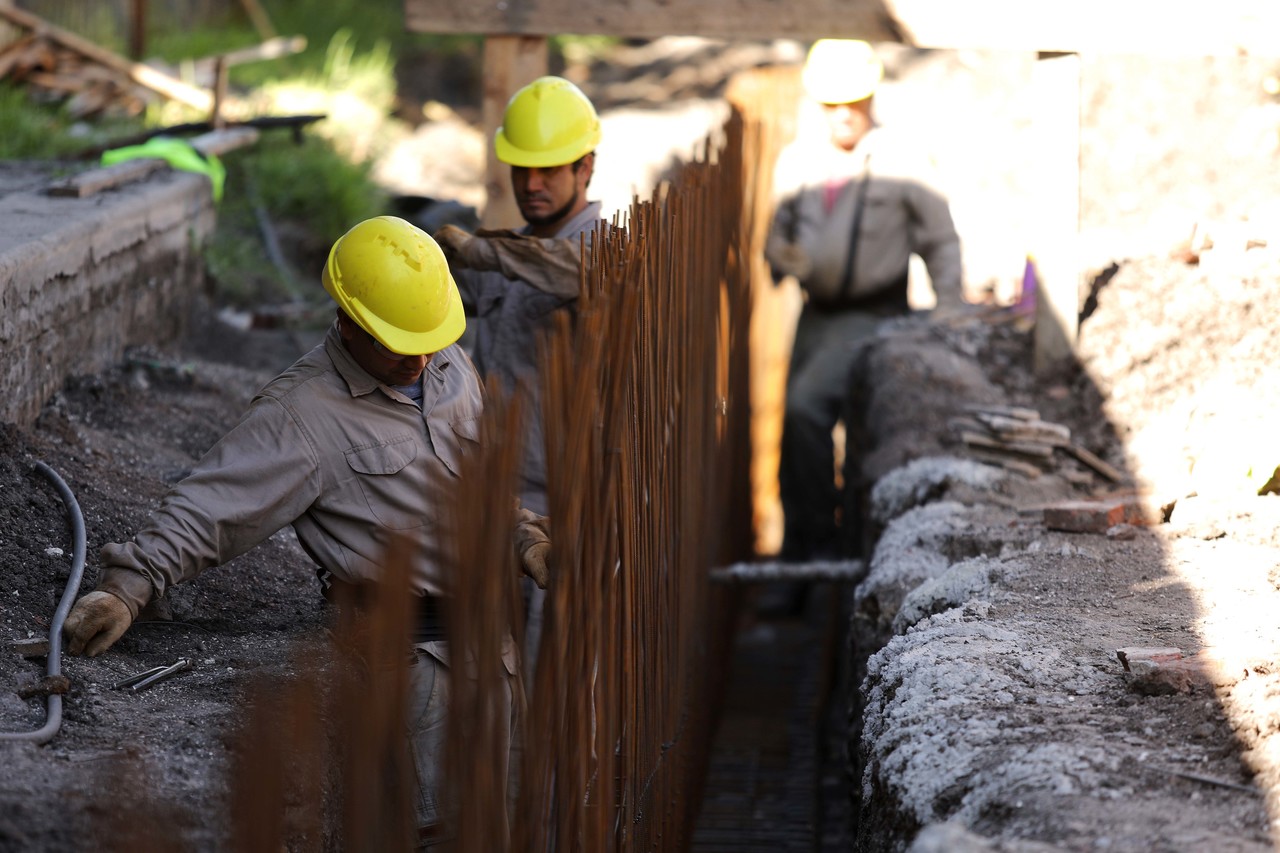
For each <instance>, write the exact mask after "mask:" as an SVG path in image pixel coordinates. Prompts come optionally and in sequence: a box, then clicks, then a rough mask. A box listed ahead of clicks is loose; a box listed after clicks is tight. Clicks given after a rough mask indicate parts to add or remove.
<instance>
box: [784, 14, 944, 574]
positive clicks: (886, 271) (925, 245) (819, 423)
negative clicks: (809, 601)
mask: <svg viewBox="0 0 1280 853" xmlns="http://www.w3.org/2000/svg"><path fill="white" fill-rule="evenodd" d="M883 74H884V67H883V65H882V64H881V62H880V59H879V58H878V57H877V55H876V52H875V49H874V48H873V47H872V46H871V45H869V44H867V43H866V42H863V41H850V40H839V39H822V40H819V41H817V42H815V43H814V44H813V46H812V47H811V48H810V50H809V54H808V57H807V59H806V61H805V65H804V69H803V71H802V73H801V81H802V84H803V86H804V89H805V92H806V93H807V94H808V96H809V97H810V98H812V99H813V100H814V101H816V102H817V103H818V104H820V105H821V109H822V112H823V115H824V117H825V119H826V128H825V131H826V132H825V134H823V135H821V136H820V135H817V134H814V135H804V134H800V135H798V136H797V138H796V140H795V141H794V142H793V143H791V144H790V145H788V146H787V147H786V148H785V149H784V150H783V151H782V153H781V154H780V155H779V158H778V163H777V168H776V172H775V182H774V199H775V211H774V217H773V222H772V225H771V228H770V232H769V236H768V241H767V244H766V248H765V256H766V258H767V259H768V261H769V263H770V265H771V266H772V268H773V271H774V274H775V276H776V277H778V278H779V279H781V278H782V277H784V276H787V275H790V276H794V277H795V278H796V280H797V281H798V282H799V283H800V287H801V289H802V292H803V294H804V298H805V302H804V307H803V308H802V310H801V313H800V318H799V321H798V323H797V326H796V335H795V345H794V349H793V351H792V357H791V366H790V373H789V375H788V379H787V401H786V410H785V415H784V420H783V436H782V453H781V461H780V472H779V487H780V492H781V498H782V508H783V513H784V516H785V527H784V534H783V545H782V554H781V556H782V558H783V559H786V560H799V561H803V560H810V559H817V558H833V557H839V556H843V555H846V554H847V552H848V551H849V550H850V545H852V544H854V543H851V542H849V541H847V540H848V539H850V538H852V536H851V535H850V533H849V532H848V531H846V532H845V533H844V541H842V534H841V531H840V529H839V526H838V522H837V518H838V514H839V512H840V508H841V506H842V505H843V504H844V503H845V502H844V501H843V500H842V499H843V495H841V493H840V491H839V490H838V489H837V486H836V481H835V474H834V465H835V462H834V447H833V441H832V429H833V427H834V426H835V424H836V422H837V421H838V420H839V419H840V417H841V415H842V414H843V412H842V409H843V407H844V404H845V401H846V400H847V398H848V396H849V390H850V378H851V370H852V368H853V364H854V360H855V358H856V357H857V353H858V352H859V351H860V350H861V347H860V346H859V342H860V341H861V342H865V341H866V340H868V339H869V338H870V337H871V336H872V335H874V334H875V331H876V328H877V326H878V325H879V324H880V323H881V322H882V321H883V320H884V319H886V318H889V317H894V316H899V315H903V314H906V313H907V312H908V311H909V310H910V308H909V305H908V301H907V277H908V265H909V263H910V258H911V256H912V255H913V254H915V255H919V256H920V257H921V258H923V259H924V262H925V265H926V267H927V269H928V272H929V277H930V279H931V281H932V285H933V290H934V293H935V295H936V297H937V305H938V308H940V309H942V310H944V311H952V310H956V309H957V308H958V306H960V305H961V304H962V302H963V297H962V280H961V263H960V239H959V237H958V235H957V234H956V229H955V225H954V224H953V222H952V218H951V212H950V208H949V206H948V203H947V200H946V198H945V196H943V194H942V193H941V192H940V191H939V190H938V189H937V187H936V186H935V185H934V183H933V181H932V179H931V177H930V172H931V166H930V163H929V161H928V158H927V157H924V156H922V155H921V154H920V153H919V149H918V147H917V146H916V145H914V144H912V140H910V139H907V138H903V137H902V136H901V135H898V134H891V133H890V132H889V131H888V130H887V129H885V128H884V127H882V126H880V125H879V124H877V123H876V121H875V120H874V118H873V116H872V102H873V100H874V97H875V93H876V89H877V87H878V86H879V84H880V81H881V79H882V77H883ZM847 458H848V459H851V458H852V454H850V455H849V456H848V457H847ZM849 470H852V468H851V467H850V466H846V471H849ZM851 479H856V478H851V477H849V476H846V477H845V482H846V484H847V486H848V488H854V487H855V484H853V483H851V482H850V481H851ZM852 521H853V520H852V519H851V520H850V522H851V523H852Z"/></svg>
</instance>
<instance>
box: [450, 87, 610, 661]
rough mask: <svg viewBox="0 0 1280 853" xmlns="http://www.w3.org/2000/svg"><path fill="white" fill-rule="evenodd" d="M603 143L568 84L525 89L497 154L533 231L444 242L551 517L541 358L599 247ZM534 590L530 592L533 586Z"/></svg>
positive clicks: (531, 496)
mask: <svg viewBox="0 0 1280 853" xmlns="http://www.w3.org/2000/svg"><path fill="white" fill-rule="evenodd" d="M599 142H600V119H599V117H598V116H597V115H596V110H595V107H594V106H593V105H592V103H591V101H590V100H589V99H588V98H587V96H586V95H584V94H583V93H582V91H581V90H580V89H579V88H578V87H577V86H575V85H573V83H571V82H569V81H568V80H565V79H563V78H560V77H540V78H538V79H537V80H534V81H533V82H532V83H530V84H529V85H527V86H525V87H523V88H521V89H520V90H519V91H517V92H516V93H515V94H514V95H512V97H511V99H510V101H508V102H507V107H506V110H505V111H504V112H503V116H502V126H501V127H499V128H498V130H497V133H496V134H495V135H494V151H495V153H496V155H497V157H498V159H499V160H500V161H502V162H503V163H506V164H508V165H510V166H511V189H512V191H513V193H514V195H515V200H516V205H517V206H518V207H519V209H520V215H521V216H522V217H523V218H524V221H525V225H524V227H523V228H520V229H519V230H504V231H480V232H478V234H477V235H476V236H473V235H471V234H468V233H467V232H466V231H464V230H462V229H461V228H458V227H456V226H453V225H446V226H444V227H443V228H441V229H440V230H439V231H437V232H436V234H435V237H436V240H437V241H439V243H440V246H441V248H443V249H444V251H445V254H446V255H447V256H448V258H449V262H450V264H452V266H453V269H454V276H455V278H456V279H457V282H458V289H459V290H460V291H461V293H462V301H463V304H464V305H466V307H467V310H468V312H469V313H471V314H473V315H474V316H475V321H476V322H475V327H476V330H475V341H474V344H473V355H474V357H475V362H476V367H477V368H478V369H479V370H480V373H481V374H482V375H483V376H485V377H488V376H491V375H492V376H497V377H498V378H499V379H500V380H501V381H502V384H503V386H504V387H505V388H507V389H508V390H514V389H516V388H520V389H521V390H522V391H523V393H525V394H526V395H527V397H526V401H527V402H526V407H525V412H526V416H525V422H526V424H527V425H528V428H527V429H526V431H525V453H524V461H523V465H522V468H521V485H520V501H521V503H522V504H523V505H524V506H526V507H528V508H529V509H531V510H533V511H534V512H537V513H541V514H543V515H545V514H546V513H547V512H548V507H547V460H546V450H545V446H544V443H543V431H542V411H541V399H542V394H541V392H540V383H539V375H538V360H537V359H538V352H539V344H540V338H541V336H542V335H543V334H544V333H545V331H546V330H547V329H549V328H550V325H551V318H552V316H553V315H554V314H555V312H556V311H558V310H561V309H568V310H572V307H573V306H574V305H575V304H576V301H577V298H578V287H579V268H580V265H581V260H582V254H581V252H582V246H583V241H582V238H583V236H584V235H585V237H586V238H587V239H586V244H587V245H590V238H591V235H592V234H593V233H594V231H595V229H596V227H597V225H598V224H599V223H600V202H598V201H589V200H588V199H587V187H588V185H590V183H591V174H592V171H593V170H594V168H595V148H596V145H597V144H599ZM526 586H528V584H526ZM528 593H529V596H528V599H529V600H528V620H527V624H526V627H525V651H526V655H527V658H528V660H529V669H530V671H532V668H533V664H534V662H535V661H536V659H537V651H538V645H539V643H540V640H541V636H542V607H543V600H544V597H545V592H544V591H543V590H542V589H539V588H533V587H530V588H529V590H528Z"/></svg>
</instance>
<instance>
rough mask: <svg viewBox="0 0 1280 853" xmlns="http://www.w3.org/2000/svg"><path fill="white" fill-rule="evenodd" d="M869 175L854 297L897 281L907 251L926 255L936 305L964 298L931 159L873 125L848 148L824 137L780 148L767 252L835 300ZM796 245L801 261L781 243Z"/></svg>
mask: <svg viewBox="0 0 1280 853" xmlns="http://www.w3.org/2000/svg"><path fill="white" fill-rule="evenodd" d="M868 174H869V175H870V178H869V181H868V184H867V188H866V195H865V199H864V206H863V211H862V219H861V221H860V223H859V229H858V231H859V235H858V252H857V257H856V261H855V265H854V270H853V276H852V281H851V282H850V288H849V290H848V292H847V294H846V297H847V298H849V299H853V300H857V299H863V298H867V297H869V296H873V295H875V294H877V293H879V292H882V291H883V290H885V289H886V288H889V287H891V286H893V285H894V284H895V283H897V282H900V281H902V280H903V279H904V278H905V277H906V275H907V270H908V264H909V263H910V260H911V255H912V254H916V255H919V256H920V257H921V258H923V259H924V262H925V266H926V268H927V269H928V270H929V278H930V279H932V282H933V289H934V293H935V295H936V296H937V298H938V304H939V306H951V305H957V304H960V302H961V301H962V276H963V270H962V267H961V261H960V237H959V235H958V234H957V233H956V228H955V223H954V222H953V220H952V217H951V208H950V205H949V204H948V202H947V199H946V196H945V195H944V194H943V193H942V191H941V190H940V189H939V188H938V185H937V182H936V176H935V174H934V169H933V165H932V163H931V162H930V161H929V159H928V157H927V156H925V155H924V153H923V152H921V151H920V150H919V149H918V148H917V147H916V146H915V145H913V144H912V143H911V141H910V140H909V139H905V138H904V137H903V136H901V135H900V134H892V133H890V132H889V131H888V130H886V129H885V128H883V127H875V128H873V129H872V130H871V131H870V132H869V133H868V134H867V135H866V136H865V137H864V138H863V139H862V140H861V141H860V142H859V143H858V144H857V146H855V147H854V149H853V150H852V151H843V150H841V149H839V148H837V147H836V146H834V145H832V144H831V142H830V140H829V139H827V138H826V137H822V138H817V137H804V138H797V139H796V140H795V141H794V142H792V143H791V144H790V145H789V146H787V148H785V149H783V151H782V153H781V154H780V155H779V157H778V164H777V168H776V170H775V173H774V199H775V203H776V210H775V213H774V218H773V223H772V226H771V228H770V231H769V237H768V242H767V245H766V247H765V256H766V258H768V259H769V262H770V263H771V264H772V265H773V267H774V269H775V270H776V271H777V272H779V273H783V274H794V275H796V276H797V278H799V280H800V284H801V286H802V287H804V289H805V290H806V291H807V292H808V293H809V296H810V298H811V299H815V300H817V301H818V302H819V303H833V302H839V301H840V299H841V285H842V284H843V278H844V269H845V263H846V259H847V258H848V255H849V246H850V244H851V242H852V241H851V236H852V233H853V219H854V210H855V208H856V206H857V198H858V191H859V185H860V184H861V182H862V180H863V179H864V177H866V176H867V175H868ZM788 245H790V246H794V247H798V249H799V250H800V256H801V257H803V258H805V259H806V263H805V264H804V269H792V268H790V267H789V264H788V259H787V258H786V257H785V256H784V255H783V253H782V252H781V251H780V250H781V249H782V248H783V247H784V246H788Z"/></svg>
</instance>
